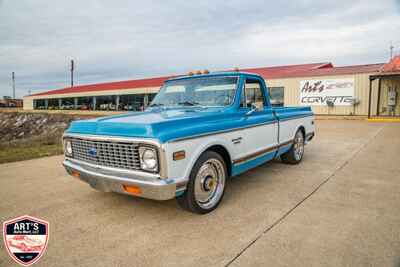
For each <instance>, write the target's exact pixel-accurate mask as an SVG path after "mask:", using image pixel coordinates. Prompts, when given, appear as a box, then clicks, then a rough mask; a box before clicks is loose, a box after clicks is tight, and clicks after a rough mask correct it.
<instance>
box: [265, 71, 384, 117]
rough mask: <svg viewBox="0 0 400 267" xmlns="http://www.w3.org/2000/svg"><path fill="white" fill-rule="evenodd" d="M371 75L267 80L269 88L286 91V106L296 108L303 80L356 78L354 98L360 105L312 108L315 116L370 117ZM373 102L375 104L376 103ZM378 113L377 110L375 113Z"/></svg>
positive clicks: (375, 84)
mask: <svg viewBox="0 0 400 267" xmlns="http://www.w3.org/2000/svg"><path fill="white" fill-rule="evenodd" d="M370 75H371V73H369V74H368V73H367V74H366V73H362V74H351V75H337V76H311V77H296V78H286V79H271V80H266V83H267V86H268V87H280V86H283V87H284V88H285V89H284V103H285V106H296V105H299V103H300V82H301V81H302V80H323V79H343V78H354V97H355V98H358V99H359V100H360V103H359V104H358V105H356V106H355V107H353V106H334V107H328V106H312V109H313V111H314V112H315V114H331V115H350V114H355V115H368V101H369V76H370ZM377 84H378V82H377V81H376V80H375V81H374V82H373V84H372V86H373V94H372V100H374V101H375V105H372V107H376V98H377ZM374 101H373V102H374ZM374 112H375V113H376V108H375V111H374Z"/></svg>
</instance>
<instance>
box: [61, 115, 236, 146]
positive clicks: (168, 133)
mask: <svg viewBox="0 0 400 267" xmlns="http://www.w3.org/2000/svg"><path fill="white" fill-rule="evenodd" d="M240 118H241V117H239V116H237V113H236V112H235V113H232V112H229V111H226V110H222V109H205V110H195V109H171V110H153V111H146V112H137V113H128V114H123V115H116V116H109V117H102V118H96V119H91V120H81V121H74V122H72V123H71V125H70V127H69V128H68V130H67V133H76V134H90V135H102V136H121V137H138V138H153V139H158V140H159V141H160V142H161V143H164V142H167V141H170V140H174V139H178V138H185V137H189V136H193V135H198V134H206V133H208V132H214V131H220V130H225V129H230V128H233V127H234V126H235V125H237V120H240Z"/></svg>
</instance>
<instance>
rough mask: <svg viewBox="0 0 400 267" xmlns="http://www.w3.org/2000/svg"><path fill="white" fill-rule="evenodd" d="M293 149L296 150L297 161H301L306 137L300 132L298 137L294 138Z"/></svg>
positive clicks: (297, 134)
mask: <svg viewBox="0 0 400 267" xmlns="http://www.w3.org/2000/svg"><path fill="white" fill-rule="evenodd" d="M293 149H294V157H295V159H296V160H297V161H300V160H301V158H302V157H303V154H304V137H303V133H302V132H301V131H298V132H297V133H296V136H295V138H294V144H293Z"/></svg>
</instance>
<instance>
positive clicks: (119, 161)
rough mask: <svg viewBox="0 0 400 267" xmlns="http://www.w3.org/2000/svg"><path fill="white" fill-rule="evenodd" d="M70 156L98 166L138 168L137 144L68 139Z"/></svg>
mask: <svg viewBox="0 0 400 267" xmlns="http://www.w3.org/2000/svg"><path fill="white" fill-rule="evenodd" d="M70 140H71V144H72V157H73V158H74V159H77V160H81V161H84V162H88V163H91V164H96V165H99V166H106V167H114V168H120V169H128V170H139V169H140V159H139V144H137V143H126V142H111V141H97V140H85V139H77V138H73V139H70Z"/></svg>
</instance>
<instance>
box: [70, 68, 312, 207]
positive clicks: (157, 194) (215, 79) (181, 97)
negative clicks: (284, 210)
mask: <svg viewBox="0 0 400 267" xmlns="http://www.w3.org/2000/svg"><path fill="white" fill-rule="evenodd" d="M314 128H315V127H314V116H313V113H312V111H311V109H310V108H309V107H276V108H275V107H272V106H271V103H270V98H269V92H268V88H267V87H266V85H265V81H264V79H263V78H262V77H260V76H258V75H255V74H251V73H243V72H221V73H209V74H198V75H188V76H184V77H178V78H173V79H170V80H167V81H166V82H165V83H164V85H163V86H162V88H161V90H160V92H159V93H158V94H157V95H156V97H155V98H154V100H153V101H152V103H151V104H150V106H149V107H148V108H147V109H146V110H145V111H144V112H138V113H128V114H123V115H116V116H110V117H103V118H96V119H91V120H83V121H75V122H73V123H72V124H71V125H70V127H69V128H68V130H67V131H66V133H65V134H64V136H63V143H64V152H65V160H64V162H63V165H64V166H65V169H66V170H67V172H68V173H69V174H71V175H72V176H74V177H77V178H79V179H80V180H82V181H85V182H87V183H88V184H90V185H91V186H92V187H93V188H95V189H98V190H101V191H106V192H110V191H112V192H119V193H124V194H130V195H134V196H140V197H144V198H150V199H156V200H167V199H171V198H176V199H177V200H178V203H179V204H180V205H181V206H182V207H183V208H184V209H187V210H189V211H192V212H195V213H200V214H204V213H208V212H210V211H212V210H214V209H215V208H216V207H217V206H218V204H219V203H220V202H221V200H222V197H223V195H224V192H225V187H226V182H227V179H228V178H229V177H232V176H236V175H239V174H241V173H243V172H245V171H247V170H249V169H251V168H254V167H256V166H258V165H260V164H263V163H265V162H267V161H269V160H272V159H274V158H278V157H280V158H281V160H282V162H284V163H289V164H297V163H299V162H300V161H301V160H302V157H303V153H304V145H305V143H307V142H308V141H310V140H311V139H312V138H313V136H314Z"/></svg>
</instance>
